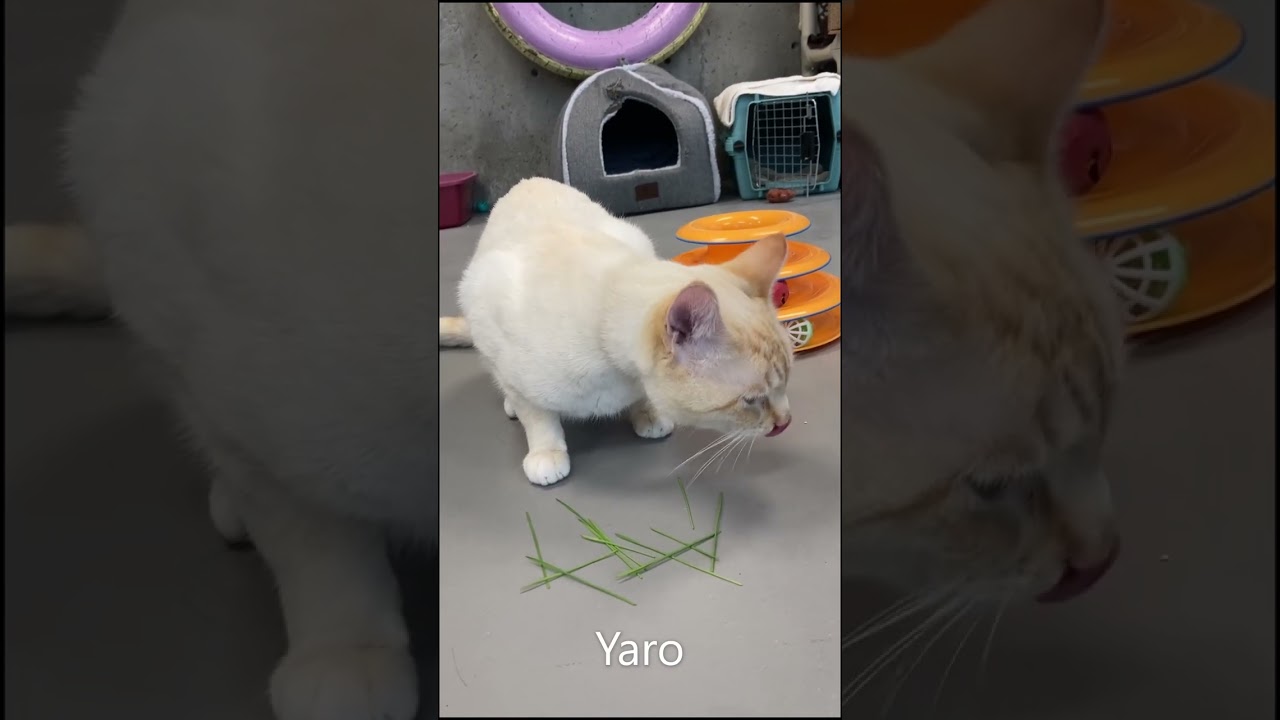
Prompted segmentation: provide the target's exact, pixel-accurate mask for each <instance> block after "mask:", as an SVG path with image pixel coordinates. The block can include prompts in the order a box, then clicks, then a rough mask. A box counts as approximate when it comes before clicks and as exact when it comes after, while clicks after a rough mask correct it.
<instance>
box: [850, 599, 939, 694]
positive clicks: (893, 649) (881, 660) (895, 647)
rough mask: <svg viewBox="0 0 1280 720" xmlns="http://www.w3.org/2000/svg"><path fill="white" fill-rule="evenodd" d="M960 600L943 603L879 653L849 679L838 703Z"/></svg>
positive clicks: (912, 643) (914, 640) (902, 650)
mask: <svg viewBox="0 0 1280 720" xmlns="http://www.w3.org/2000/svg"><path fill="white" fill-rule="evenodd" d="M960 602H961V601H958V600H952V601H951V602H948V603H944V604H943V605H942V607H940V608H938V609H937V610H935V611H934V612H933V614H932V615H930V616H929V617H928V618H926V619H925V620H924V621H923V622H921V623H920V624H919V625H917V626H916V627H915V628H914V629H912V630H911V631H910V632H908V633H907V634H906V635H904V636H902V637H901V638H899V639H898V640H897V642H895V643H893V644H892V645H890V646H889V649H887V650H885V651H884V652H883V653H881V655H880V657H878V658H876V659H875V660H874V661H872V662H871V664H869V665H867V667H866V668H864V669H863V670H862V672H860V673H858V675H857V677H855V678H854V679H853V680H851V681H849V684H848V685H847V686H845V691H844V693H843V694H842V698H841V700H840V704H841V705H846V704H848V702H849V701H850V700H852V699H853V698H854V696H855V695H857V694H858V693H859V692H860V691H861V690H862V689H863V688H864V687H866V686H867V685H868V684H869V683H870V682H871V681H872V680H874V679H875V677H876V675H879V674H880V671H881V670H884V669H885V668H886V667H888V666H889V665H890V664H892V663H893V661H894V660H896V659H898V656H900V655H901V654H902V653H903V652H905V651H906V650H907V649H908V648H910V647H911V646H912V645H914V644H915V642H916V641H917V640H919V639H920V637H921V636H922V635H924V634H925V633H926V632H927V631H928V630H929V628H931V627H933V626H934V623H936V622H937V621H938V620H939V619H941V618H943V617H946V616H947V615H949V614H950V613H951V612H952V611H953V610H954V609H955V608H956V606H957V605H958V604H959V603H960Z"/></svg>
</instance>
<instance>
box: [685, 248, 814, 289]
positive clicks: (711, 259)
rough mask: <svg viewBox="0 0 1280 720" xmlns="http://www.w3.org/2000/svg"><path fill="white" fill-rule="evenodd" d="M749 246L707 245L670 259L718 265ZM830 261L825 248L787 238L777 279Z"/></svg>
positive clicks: (694, 263) (788, 278) (795, 276)
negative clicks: (785, 250)
mask: <svg viewBox="0 0 1280 720" xmlns="http://www.w3.org/2000/svg"><path fill="white" fill-rule="evenodd" d="M749 247H751V245H750V244H747V243H734V244H732V245H708V246H706V247H701V248H698V249H697V250H690V251H689V252H687V253H681V254H680V255H677V256H675V257H674V258H671V259H672V260H674V261H676V262H678V263H680V264H681V265H719V264H720V263H722V262H726V261H728V260H732V259H733V258H735V257H737V256H738V253H740V252H742V251H743V250H746V249H747V248H749ZM830 262H831V253H829V252H827V251H826V250H823V249H822V248H820V247H818V246H816V245H810V244H809V243H802V242H796V241H795V240H788V241H787V261H786V262H785V263H783V265H782V272H780V273H778V279H779V280H791V279H792V278H797V277H800V276H801V275H808V274H809V273H811V272H817V271H819V270H821V269H822V268H824V267H826V266H827V264H828V263H830Z"/></svg>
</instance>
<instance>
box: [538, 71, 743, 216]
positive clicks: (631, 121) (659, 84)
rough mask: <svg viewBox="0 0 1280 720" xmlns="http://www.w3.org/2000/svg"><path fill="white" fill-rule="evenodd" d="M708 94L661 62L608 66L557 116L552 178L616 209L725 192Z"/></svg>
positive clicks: (661, 206)
mask: <svg viewBox="0 0 1280 720" xmlns="http://www.w3.org/2000/svg"><path fill="white" fill-rule="evenodd" d="M715 138H716V130H715V124H714V120H713V116H712V114H711V110H710V108H709V106H708V105H707V101H706V99H705V98H704V97H703V96H702V94H701V93H699V92H698V91H697V90H695V89H694V88H693V87H692V86H690V85H689V84H687V83H684V82H681V81H680V80H677V79H676V78H675V77H673V76H672V75H671V74H670V73H668V72H667V71H665V70H663V69H662V68H660V67H656V66H654V65H649V64H645V63H640V64H636V65H625V66H622V67H616V68H610V69H608V70H603V71H601V72H598V73H596V74H594V75H592V76H590V77H588V78H587V79H586V80H583V81H582V84H581V85H579V86H578V87H577V88H576V89H575V90H574V91H573V94H572V95H571V96H570V97H569V101H568V102H567V103H565V106H564V108H563V109H562V110H561V111H560V117H559V119H558V121H557V123H556V141H555V146H556V152H555V164H556V167H555V172H554V173H553V175H552V176H553V177H555V178H556V179H558V180H560V182H563V183H564V184H566V185H569V186H571V187H574V188H577V189H578V190H581V191H582V192H584V193H586V194H587V195H588V196H589V197H591V199H592V200H595V201H596V202H598V203H600V204H601V205H603V206H604V207H606V208H608V209H609V211H610V212H612V213H613V214H615V215H635V214H638V213H647V212H654V211H656V210H671V209H674V208H684V207H694V206H697V205H709V204H711V203H714V202H716V201H717V200H719V199H720V173H719V170H718V167H717V164H716V142H715Z"/></svg>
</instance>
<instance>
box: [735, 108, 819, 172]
mask: <svg viewBox="0 0 1280 720" xmlns="http://www.w3.org/2000/svg"><path fill="white" fill-rule="evenodd" d="M751 115H752V117H749V118H748V120H747V127H748V128H749V129H750V133H751V144H750V145H749V146H748V148H747V163H748V164H749V166H750V171H751V189H752V190H768V189H769V188H776V187H787V188H795V189H800V190H803V191H804V193H805V194H806V195H808V194H809V191H810V190H812V189H813V188H814V187H816V186H817V185H818V173H819V168H818V152H819V151H820V150H821V149H822V138H821V137H819V135H818V101H817V100H814V99H813V98H811V97H801V98H778V99H776V100H762V101H760V102H758V103H756V104H755V105H753V106H752V107H751Z"/></svg>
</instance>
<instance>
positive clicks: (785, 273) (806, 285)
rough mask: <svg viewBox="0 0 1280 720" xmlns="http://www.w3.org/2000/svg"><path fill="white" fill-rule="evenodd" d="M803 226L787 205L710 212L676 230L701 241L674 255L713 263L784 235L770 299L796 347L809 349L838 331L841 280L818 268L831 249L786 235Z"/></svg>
mask: <svg viewBox="0 0 1280 720" xmlns="http://www.w3.org/2000/svg"><path fill="white" fill-rule="evenodd" d="M808 229H809V219H808V218H806V217H804V216H803V215H800V214H798V213H794V212H789V211H787V210H743V211H739V212H731V213H721V214H719V215H709V216H707V217H702V218H698V219H697V220H694V221H693V222H690V223H688V224H686V225H684V226H682V227H681V228H680V229H679V230H676V237H677V238H679V239H681V240H683V241H684V242H687V243H691V244H695V245H702V246H703V247H701V248H698V249H696V250H690V251H689V252H687V253H683V254H681V255H677V256H676V257H675V258H673V260H675V262H678V263H681V264H682V265H702V264H707V263H709V264H713V265H715V264H719V263H722V262H725V261H727V260H730V259H732V258H734V257H736V256H737V255H738V253H740V252H742V251H743V250H745V249H747V247H749V246H750V245H751V244H752V243H754V242H755V241H757V240H759V239H760V238H762V237H765V236H768V235H772V234H774V233H782V234H784V235H786V236H787V237H788V240H787V259H786V262H785V263H783V266H782V272H780V273H779V274H778V283H777V284H776V285H775V286H774V294H773V301H774V305H775V306H777V308H778V320H780V321H781V322H782V323H783V325H784V326H786V328H787V333H788V334H789V335H790V336H791V342H792V344H793V345H794V347H795V349H796V352H803V351H807V350H813V349H816V348H819V347H822V346H823V345H826V344H828V343H831V342H834V341H835V340H836V339H837V338H839V337H840V280H839V279H838V278H836V277H835V276H834V275H831V274H830V273H825V272H821V271H822V268H824V267H826V266H827V264H828V263H830V262H831V253H829V252H827V251H826V250H823V249H822V248H820V247H817V246H816V245H810V244H809V243H802V242H797V241H795V240H791V239H789V238H791V237H792V236H793V235H798V234H800V233H802V232H804V231H805V230H808Z"/></svg>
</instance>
